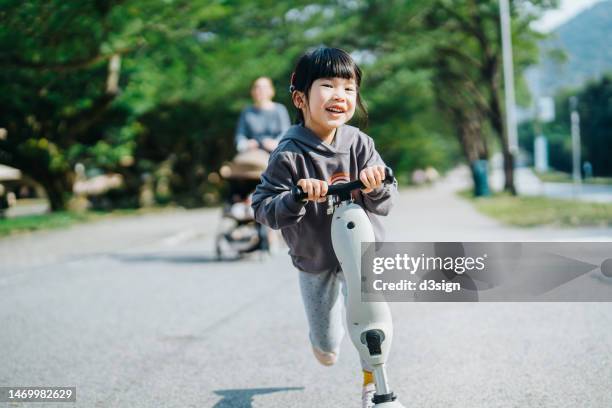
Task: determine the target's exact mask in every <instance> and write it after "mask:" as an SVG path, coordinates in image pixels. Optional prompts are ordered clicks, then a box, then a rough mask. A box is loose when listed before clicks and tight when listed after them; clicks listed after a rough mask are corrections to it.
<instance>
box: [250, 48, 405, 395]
mask: <svg viewBox="0 0 612 408" xmlns="http://www.w3.org/2000/svg"><path fill="white" fill-rule="evenodd" d="M360 86H361V70H360V69H359V67H358V66H357V64H355V62H354V61H353V59H352V58H351V57H350V55H349V54H347V53H346V52H345V51H342V50H340V49H337V48H318V49H316V50H314V51H312V52H309V53H307V54H305V55H303V56H302V57H301V58H300V60H299V61H298V63H297V66H296V68H295V72H294V73H293V74H292V75H291V86H290V91H291V97H292V101H293V104H294V105H295V107H296V108H297V124H296V125H294V126H292V127H290V128H289V130H288V131H287V132H286V133H285V135H284V137H283V138H282V140H281V141H280V144H279V146H278V147H277V149H276V150H275V151H274V152H273V153H272V155H271V157H270V161H269V163H268V168H267V169H266V171H265V172H264V173H263V175H262V178H261V183H260V184H259V185H258V186H257V189H256V190H255V193H254V195H253V204H252V206H253V210H254V211H255V218H256V220H257V221H258V222H260V223H262V224H265V225H268V226H270V227H271V228H274V229H281V232H282V234H283V237H284V238H285V241H286V242H287V245H288V246H289V254H290V255H291V259H292V261H293V264H294V266H295V267H296V268H297V269H298V270H299V280H300V289H301V293H302V300H303V302H304V308H305V311H306V316H307V319H308V324H309V328H310V336H309V337H310V342H311V344H312V350H313V354H314V356H315V357H316V359H317V360H318V361H319V362H320V363H321V364H323V365H326V366H329V365H333V364H334V363H335V362H336V361H337V359H338V353H339V348H340V342H341V340H342V337H343V336H344V326H343V322H342V320H343V319H342V302H340V301H338V298H339V292H340V290H341V291H342V293H343V295H344V297H345V298H346V286H345V282H344V276H343V274H342V269H341V268H340V264H339V262H338V260H337V259H336V256H335V254H334V250H333V248H332V243H331V220H332V218H331V217H332V216H331V215H330V214H327V205H326V204H324V203H323V201H325V195H326V194H327V187H328V185H329V184H334V183H338V182H347V181H349V180H354V179H356V178H357V177H358V178H359V179H360V180H361V181H362V182H363V184H364V186H365V187H366V188H365V189H363V190H361V191H360V192H358V193H357V194H356V195H355V196H354V197H353V198H354V200H355V202H356V203H357V204H359V205H360V206H361V207H363V209H364V210H365V211H366V213H367V214H368V216H369V218H370V221H371V222H372V226H373V227H374V233H375V236H376V240H377V241H381V240H382V239H383V230H382V225H381V222H380V220H379V219H378V216H381V215H382V216H384V215H387V214H388V213H389V210H390V209H391V206H392V197H393V195H394V194H395V193H396V192H397V184H396V183H394V184H391V185H386V186H385V185H384V184H383V180H384V178H385V163H384V162H383V161H382V159H381V157H380V155H379V154H378V152H377V151H376V149H375V147H374V141H373V140H372V138H371V137H369V136H368V135H366V134H365V133H363V132H361V131H360V130H359V129H358V128H356V127H353V126H349V125H347V124H346V123H347V122H348V121H350V120H351V118H352V117H353V115H354V114H355V110H356V108H359V109H360V110H361V111H362V112H363V114H364V115H366V116H367V112H366V110H365V107H364V106H363V103H362V101H361V97H360V95H359V89H360ZM295 184H297V185H299V186H300V187H302V189H303V190H304V192H306V193H308V198H307V200H305V201H303V202H295V201H294V200H293V198H292V196H291V194H290V189H291V187H292V186H294V185H295ZM362 368H363V375H364V382H363V384H364V386H363V390H362V401H363V402H362V403H363V406H364V407H370V406H371V404H372V403H371V397H372V395H373V394H374V391H375V388H374V384H373V378H372V374H371V369H370V367H368V366H367V364H366V363H365V362H363V361H362Z"/></svg>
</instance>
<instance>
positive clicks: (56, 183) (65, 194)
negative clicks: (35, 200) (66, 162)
mask: <svg viewBox="0 0 612 408" xmlns="http://www.w3.org/2000/svg"><path fill="white" fill-rule="evenodd" d="M36 179H38V180H39V181H40V184H41V185H42V186H43V188H44V189H45V193H46V194H47V199H48V200H49V206H50V207H51V211H52V212H55V211H63V210H65V209H66V205H67V204H68V199H69V197H70V193H69V192H70V191H72V182H71V179H72V177H71V174H70V173H67V174H55V175H47V176H46V177H44V178H40V177H37V178H36Z"/></svg>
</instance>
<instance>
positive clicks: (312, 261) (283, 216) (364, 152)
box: [252, 125, 397, 273]
mask: <svg viewBox="0 0 612 408" xmlns="http://www.w3.org/2000/svg"><path fill="white" fill-rule="evenodd" d="M374 165H383V166H384V165H385V164H384V162H383V161H382V159H381V157H380V155H379V154H378V152H377V151H376V149H375V147H374V141H373V140H372V138H371V137H369V136H368V135H366V134H365V133H363V132H361V131H360V130H359V129H357V128H355V127H353V126H348V125H343V126H341V127H339V128H338V129H337V130H336V136H335V139H334V143H333V144H332V145H328V144H326V143H323V142H322V141H321V139H319V138H318V137H317V136H316V135H315V134H314V133H313V132H312V131H310V130H309V129H307V128H305V127H303V126H302V125H294V126H292V127H290V128H289V129H288V130H287V132H286V133H285V135H284V136H283V138H282V140H281V142H280V144H279V146H278V148H277V149H276V150H275V151H274V152H272V155H271V156H270V161H269V162H268V167H267V169H266V171H265V172H264V173H263V174H262V176H261V182H260V184H259V185H258V186H257V189H256V190H255V193H254V194H253V204H252V206H253V210H254V211H255V219H256V220H257V221H258V222H260V223H262V224H265V225H267V226H269V227H271V228H273V229H280V230H281V232H282V234H283V237H284V238H285V241H286V242H287V245H288V246H289V254H290V255H291V258H292V260H293V264H294V265H295V266H296V268H298V269H300V270H302V271H304V272H310V273H318V272H322V271H325V270H330V269H332V268H334V267H338V266H339V263H338V260H337V258H336V255H335V254H334V250H333V247H332V243H331V220H332V216H331V215H328V214H327V203H316V202H313V201H308V202H295V201H294V200H293V198H292V197H291V194H290V191H289V190H290V189H291V187H292V186H294V185H295V184H297V182H298V180H300V179H304V178H314V179H319V180H326V181H327V182H328V184H330V185H331V184H336V183H344V182H348V181H351V180H356V179H358V178H359V172H360V171H361V170H362V169H364V168H366V167H370V166H374ZM396 192H397V183H393V184H391V185H387V186H383V187H380V188H378V189H376V190H374V191H372V192H371V193H369V194H363V193H362V192H361V191H357V192H354V193H353V198H354V199H355V202H356V203H357V204H359V205H360V206H361V207H362V208H363V209H364V210H365V211H366V213H367V214H368V216H369V218H370V221H371V222H372V226H373V227H374V234H375V236H376V240H377V241H381V240H382V239H383V234H384V232H383V229H382V225H381V222H380V220H379V219H378V216H380V215H387V214H388V213H389V210H390V209H391V206H392V198H393V195H394V194H395V193H396Z"/></svg>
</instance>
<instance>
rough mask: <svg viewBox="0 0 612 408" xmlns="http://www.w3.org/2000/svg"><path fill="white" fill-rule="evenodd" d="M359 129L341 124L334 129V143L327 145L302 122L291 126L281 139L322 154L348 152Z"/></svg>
mask: <svg viewBox="0 0 612 408" xmlns="http://www.w3.org/2000/svg"><path fill="white" fill-rule="evenodd" d="M358 134H359V129H357V128H356V127H353V126H349V125H342V126H340V127H339V128H337V129H336V136H335V138H334V144H333V145H328V144H327V143H324V142H323V141H322V140H321V139H319V137H318V136H317V135H316V134H315V133H314V132H313V131H311V130H310V129H308V128H307V127H304V126H303V125H302V124H299V125H293V126H291V127H290V128H289V129H288V130H287V132H286V133H285V135H284V136H283V139H282V141H286V140H293V141H294V142H295V143H297V144H299V145H303V146H307V147H308V148H310V149H312V150H315V151H316V152H318V153H320V154H322V155H324V156H333V155H334V154H338V153H349V152H350V150H351V146H352V145H353V143H354V142H355V140H356V139H357V136H358Z"/></svg>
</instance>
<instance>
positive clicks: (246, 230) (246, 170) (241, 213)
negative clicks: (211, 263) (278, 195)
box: [215, 150, 270, 259]
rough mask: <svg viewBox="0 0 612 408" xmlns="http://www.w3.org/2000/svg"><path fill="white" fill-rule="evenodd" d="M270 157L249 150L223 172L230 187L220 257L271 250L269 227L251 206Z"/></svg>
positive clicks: (219, 238) (221, 227) (221, 228)
mask: <svg viewBox="0 0 612 408" xmlns="http://www.w3.org/2000/svg"><path fill="white" fill-rule="evenodd" d="M268 158H269V154H268V153H267V152H265V151H263V150H251V151H247V152H244V153H240V154H238V155H237V156H236V157H234V159H233V160H232V161H231V162H230V163H228V164H226V165H224V166H223V167H221V169H220V171H219V173H220V174H221V177H223V178H224V179H225V180H227V182H228V183H229V190H228V195H227V197H226V199H225V204H224V206H223V213H222V216H221V222H220V223H219V227H218V229H217V233H216V239H215V250H216V254H217V258H218V259H224V258H241V257H243V256H244V255H246V254H249V253H254V252H257V251H259V252H261V253H268V252H269V248H270V246H269V241H268V233H267V229H266V227H265V226H263V225H261V224H259V223H258V222H256V221H255V215H254V214H253V210H252V208H251V195H252V193H253V192H254V191H255V187H256V186H257V184H259V178H260V176H261V173H263V171H264V170H265V169H266V167H267V165H268Z"/></svg>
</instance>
